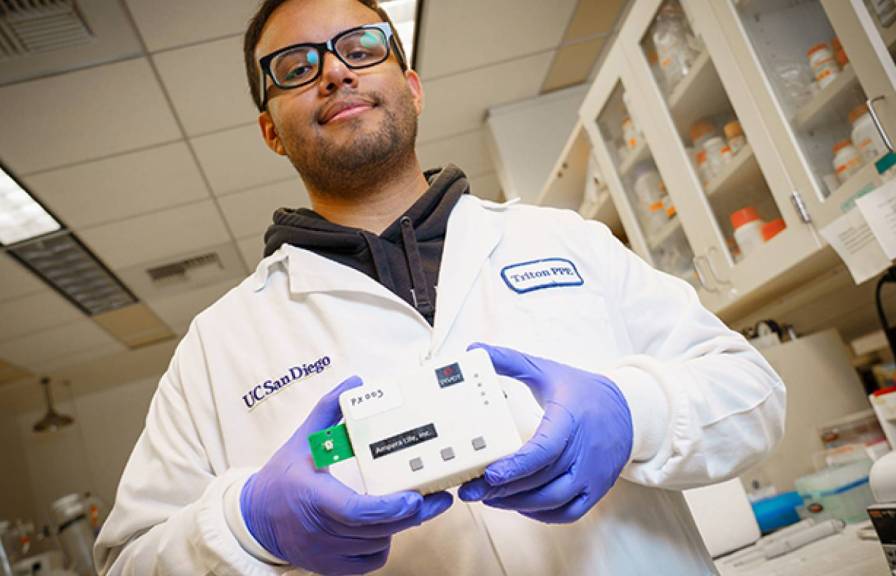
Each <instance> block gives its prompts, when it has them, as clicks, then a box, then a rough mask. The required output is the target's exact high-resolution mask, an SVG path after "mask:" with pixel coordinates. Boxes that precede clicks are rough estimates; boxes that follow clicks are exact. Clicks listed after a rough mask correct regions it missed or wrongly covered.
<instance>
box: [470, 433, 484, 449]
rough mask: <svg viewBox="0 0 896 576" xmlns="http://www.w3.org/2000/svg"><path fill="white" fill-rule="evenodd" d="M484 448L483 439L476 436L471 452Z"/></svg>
mask: <svg viewBox="0 0 896 576" xmlns="http://www.w3.org/2000/svg"><path fill="white" fill-rule="evenodd" d="M483 448H485V438H483V437H482V436H477V437H475V438H473V450H482V449H483Z"/></svg>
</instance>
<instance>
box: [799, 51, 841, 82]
mask: <svg viewBox="0 0 896 576" xmlns="http://www.w3.org/2000/svg"><path fill="white" fill-rule="evenodd" d="M806 57H807V58H808V59H809V66H811V67H812V73H813V74H815V81H816V82H818V87H819V88H824V87H825V86H827V85H828V84H830V83H831V82H833V81H834V80H836V79H837V75H839V74H840V66H839V65H838V64H837V61H836V60H835V59H834V54H833V52H831V48H830V47H829V46H828V45H827V44H825V43H824V42H820V43H818V44H815V45H814V46H812V47H811V48H809V51H808V52H806Z"/></svg>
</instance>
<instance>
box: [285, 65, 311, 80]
mask: <svg viewBox="0 0 896 576" xmlns="http://www.w3.org/2000/svg"><path fill="white" fill-rule="evenodd" d="M310 70H311V66H296V67H295V68H293V69H292V70H290V71H289V72H287V74H286V79H287V80H292V79H293V78H300V77H302V76H304V75H306V74H308V72H309V71H310Z"/></svg>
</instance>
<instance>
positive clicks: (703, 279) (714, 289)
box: [691, 255, 719, 294]
mask: <svg viewBox="0 0 896 576" xmlns="http://www.w3.org/2000/svg"><path fill="white" fill-rule="evenodd" d="M705 259H706V256H703V255H700V256H694V258H693V259H692V260H691V262H692V263H693V264H694V271H695V272H696V273H697V280H699V281H700V285H701V286H703V287H704V288H706V291H707V292H713V293H715V294H717V293H718V292H719V289H718V288H717V287H715V286H712V287H710V285H709V284H707V282H706V277H705V276H704V275H703V271H702V270H700V264H699V262H700V260H705Z"/></svg>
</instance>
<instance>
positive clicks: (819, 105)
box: [712, 0, 896, 228]
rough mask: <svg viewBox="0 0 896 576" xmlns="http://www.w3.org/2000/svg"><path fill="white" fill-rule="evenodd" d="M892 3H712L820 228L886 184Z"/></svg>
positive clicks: (893, 70) (895, 35) (894, 111)
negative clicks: (880, 168) (882, 166)
mask: <svg viewBox="0 0 896 576" xmlns="http://www.w3.org/2000/svg"><path fill="white" fill-rule="evenodd" d="M888 4H889V5H890V6H893V5H894V4H893V3H891V2H888V1H887V0H884V1H881V0H876V1H872V0H868V2H867V3H866V2H864V1H863V0H725V1H719V2H713V3H712V5H713V8H714V11H715V17H716V20H717V22H718V25H719V26H718V27H719V29H720V30H721V31H722V33H723V34H724V35H725V36H726V37H727V38H728V40H729V44H730V47H731V50H732V52H734V54H735V57H736V61H737V62H736V64H737V67H738V68H739V69H740V71H741V73H742V75H743V77H744V79H745V81H746V83H747V84H748V85H749V86H751V87H753V90H752V95H753V97H754V99H755V101H756V103H757V106H758V107H759V109H760V112H761V114H762V117H763V119H764V121H765V123H766V126H767V129H768V131H769V133H770V134H771V137H772V139H773V141H774V144H775V148H776V150H777V151H778V153H779V154H780V155H781V158H782V160H783V161H784V163H785V165H786V166H787V168H788V176H789V177H790V179H791V181H792V188H793V191H794V194H795V195H796V196H797V197H798V199H799V201H800V202H801V203H802V204H803V205H804V206H805V208H806V211H807V213H808V214H809V215H810V217H811V218H812V220H813V223H814V225H815V226H816V227H819V228H820V227H823V226H825V225H827V224H828V223H830V222H831V221H832V220H833V219H835V218H837V217H838V216H840V215H841V214H843V213H844V212H845V211H847V210H849V209H850V208H851V207H852V205H853V201H854V199H855V197H856V196H857V195H861V194H862V193H864V192H866V191H868V190H871V189H873V188H875V187H876V186H878V185H879V184H880V183H881V181H880V176H879V174H878V172H877V170H876V169H875V162H876V160H879V159H880V158H881V157H882V156H883V155H884V154H885V153H886V152H888V151H889V149H890V148H892V141H893V138H894V137H896V64H894V61H893V58H892V56H891V55H890V51H891V50H893V49H894V48H896V9H887V8H886V6H887V5H888ZM875 6H876V7H877V8H875ZM885 10H888V12H885V13H879V12H878V11H881V12H883V11H885Z"/></svg>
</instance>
